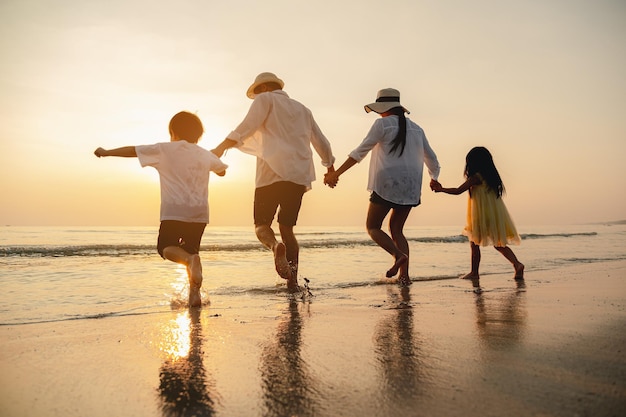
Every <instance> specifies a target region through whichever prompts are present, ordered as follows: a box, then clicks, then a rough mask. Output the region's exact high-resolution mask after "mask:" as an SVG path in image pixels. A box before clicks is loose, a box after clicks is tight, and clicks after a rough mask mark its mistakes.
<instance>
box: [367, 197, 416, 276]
mask: <svg viewBox="0 0 626 417" xmlns="http://www.w3.org/2000/svg"><path fill="white" fill-rule="evenodd" d="M387 213H389V208H387V207H384V206H381V205H379V204H373V203H370V206H369V210H368V211H367V221H366V227H367V233H369V235H370V237H371V238H372V240H373V241H374V242H376V243H377V244H378V246H380V247H381V248H383V249H384V250H385V251H387V253H389V254H390V255H392V256H393V257H394V259H395V262H394V264H393V266H392V267H391V268H390V269H389V270H388V271H387V274H386V276H387V278H391V277H393V276H394V275H396V274H397V273H398V270H399V269H400V267H401V266H402V265H403V264H405V263H407V261H408V260H409V257H408V256H407V255H406V254H405V253H404V252H402V251H401V250H400V249H398V247H397V246H396V244H395V242H394V241H393V239H391V237H389V235H388V234H387V233H385V232H384V231H383V230H382V228H381V227H382V224H383V220H384V219H385V217H386V216H387Z"/></svg>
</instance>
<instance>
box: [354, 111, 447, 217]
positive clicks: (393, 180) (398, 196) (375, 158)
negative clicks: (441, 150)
mask: <svg viewBox="0 0 626 417" xmlns="http://www.w3.org/2000/svg"><path fill="white" fill-rule="evenodd" d="M397 132H398V116H387V117H381V118H379V119H377V120H376V121H375V122H374V124H373V125H372V127H371V129H370V131H369V133H368V134H367V136H366V137H365V139H363V142H362V143H361V144H360V145H359V146H358V147H357V148H356V149H355V150H353V151H352V152H351V153H350V157H351V158H352V159H354V160H356V161H357V162H360V161H361V160H363V158H365V156H366V155H367V154H368V152H369V151H370V150H371V151H372V157H371V160H370V167H369V180H368V184H367V189H368V190H369V191H374V192H376V194H378V195H379V196H381V197H382V198H384V199H385V200H387V201H391V202H392V203H396V204H407V205H412V204H418V203H419V202H420V198H421V193H422V176H423V172H424V163H425V164H426V166H427V167H428V173H429V174H430V177H431V178H433V179H435V180H436V179H437V178H438V177H439V170H440V167H439V162H438V161H437V155H435V152H434V151H433V150H432V148H431V147H430V145H429V143H428V140H427V139H426V135H424V131H423V130H422V128H421V127H419V126H418V125H417V124H415V123H413V122H412V121H411V120H409V119H408V118H407V119H406V146H405V148H404V152H403V153H402V155H401V156H398V154H399V153H400V149H399V148H398V149H396V151H395V153H391V154H390V153H389V150H390V149H391V147H392V144H391V142H392V141H393V139H394V138H395V137H396V133H397Z"/></svg>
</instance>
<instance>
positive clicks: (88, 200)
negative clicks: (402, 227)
mask: <svg viewBox="0 0 626 417" xmlns="http://www.w3.org/2000/svg"><path fill="white" fill-rule="evenodd" d="M0 13H1V14H2V16H3V17H4V18H5V19H4V23H3V25H2V27H0V34H1V35H2V36H1V39H2V41H1V43H0V48H1V51H2V56H3V62H4V64H3V65H2V68H0V86H1V88H2V92H3V93H2V96H1V97H0V108H1V110H2V114H3V122H2V123H1V124H0V143H1V152H0V175H1V176H2V178H3V179H4V180H3V181H2V182H1V183H0V198H1V201H2V204H0V224H3V225H16V226H18V225H156V224H158V212H159V207H158V205H159V187H158V183H157V181H156V180H157V177H156V173H155V172H153V171H154V170H152V169H151V168H146V169H142V168H141V167H140V166H139V163H138V162H137V160H136V159H124V160H113V158H106V159H100V160H99V159H97V158H96V157H95V156H94V155H93V151H94V149H96V148H97V147H98V146H102V147H108V148H113V147H119V146H125V145H141V144H149V143H155V142H160V141H168V140H169V135H168V130H167V124H168V121H169V119H170V117H171V116H172V115H174V114H175V113H177V112H178V111H181V110H188V111H191V112H195V113H197V114H198V116H199V117H200V118H201V120H202V121H203V124H204V127H205V134H204V136H203V138H202V140H201V142H200V145H201V146H203V147H205V148H206V149H211V148H213V147H214V146H216V145H217V144H218V143H219V142H220V141H221V140H222V139H224V137H225V136H226V135H227V134H228V133H229V132H230V131H231V130H232V129H234V128H235V127H236V126H237V124H238V123H239V122H240V121H241V120H242V119H243V117H244V115H245V114H246V112H247V110H248V107H249V106H250V104H251V101H250V100H249V99H248V98H247V97H246V96H245V91H246V89H247V88H248V86H249V85H250V83H251V82H252V80H253V79H254V77H255V76H256V75H257V74H258V73H259V72H262V71H272V72H275V73H276V74H278V75H279V76H280V77H281V78H282V79H283V80H284V81H285V91H286V92H287V93H288V94H289V95H290V96H291V97H293V98H295V99H297V100H299V101H301V102H302V103H303V104H305V105H306V106H307V107H308V108H310V109H311V111H312V112H313V114H314V116H315V118H316V120H317V122H318V123H319V125H320V127H321V128H322V131H323V132H324V133H325V135H326V136H327V137H328V139H329V140H330V142H331V144H332V146H333V151H334V154H335V156H336V158H337V164H340V163H341V162H343V160H344V159H345V158H346V156H347V154H348V153H349V152H350V151H351V150H352V149H353V148H354V147H356V145H358V144H359V143H360V141H361V140H362V138H363V137H364V136H365V134H366V133H367V131H368V130H369V128H370V126H371V124H372V123H373V121H374V119H375V117H376V115H373V114H366V113H365V112H364V111H363V105H364V104H367V103H369V102H371V101H373V100H374V98H375V95H376V91H377V90H378V89H380V88H384V87H394V88H397V89H398V90H399V91H400V92H401V95H402V102H403V104H404V105H405V107H407V108H408V109H410V110H411V114H410V115H409V117H410V118H411V119H412V120H414V121H415V122H417V123H418V124H419V125H421V126H422V127H423V128H424V130H425V132H426V135H427V137H428V139H429V141H430V143H431V145H432V147H433V149H434V150H435V152H436V153H437V155H438V158H439V161H440V163H441V166H442V173H441V176H440V180H441V182H442V183H444V184H445V185H448V186H457V185H458V184H460V183H461V182H462V180H463V178H462V172H463V167H464V157H465V154H466V153H467V151H468V150H469V149H470V148H472V147H473V146H477V145H482V146H486V147H487V148H489V149H490V150H491V152H492V154H493V155H494V160H495V162H496V164H497V166H498V168H499V170H500V173H501V174H502V176H503V180H504V183H505V186H506V188H507V190H508V194H507V196H506V199H507V206H508V207H509V209H510V211H511V212H512V215H513V216H514V218H515V219H516V222H517V223H518V224H554V223H587V222H601V221H609V220H619V219H623V218H626V195H625V194H624V193H623V191H621V190H624V189H626V166H625V165H624V164H623V161H622V158H623V156H624V155H626V141H625V140H624V138H626V120H625V119H624V117H623V113H624V110H625V109H626V78H625V77H624V76H623V74H624V73H626V55H625V54H624V53H623V49H624V39H626V26H624V24H623V22H624V19H625V18H626V5H624V3H623V2H613V1H608V0H606V1H600V2H594V3H590V2H574V3H572V2H569V1H565V0H555V1H548V2H517V3H511V2H505V3H499V2H487V1H479V2H463V1H451V2H450V1H448V2H431V1H411V0H403V1H400V2H398V3H397V4H396V3H394V9H393V12H392V11H391V10H390V9H389V5H388V4H385V3H384V2H378V1H369V0H365V1H363V0H359V1H356V0H349V1H343V2H330V1H317V2H309V3H301V2H291V1H288V0H270V1H266V2H250V1H244V0H234V1H229V2H221V3H215V2H203V1H196V0H191V1H189V2H185V3H184V5H172V3H164V2H158V1H157V2H156V3H155V2H147V1H143V0H131V1H119V0H112V1H110V2H100V1H91V0H88V1H84V2H78V3H77V2H75V1H70V0H61V1H58V2H55V5H54V7H51V6H50V5H49V4H48V3H46V2H39V1H30V0H29V1H18V0H8V1H3V2H2V3H1V4H0ZM260 15H263V16H267V17H268V19H271V21H272V23H271V24H270V23H263V24H261V23H260V22H259V16H260ZM320 22H324V23H323V24H320ZM223 160H224V162H225V163H227V164H229V169H228V172H227V175H226V176H225V177H223V178H218V177H216V176H213V177H212V178H211V182H210V193H209V195H210V210H211V224H213V225H250V224H251V222H252V207H251V201H252V193H253V190H254V172H255V171H254V170H255V168H254V165H255V160H254V158H253V157H250V156H247V155H243V154H241V153H239V152H238V151H237V150H231V151H229V153H228V154H227V155H225V156H224V157H223ZM315 163H316V170H317V177H318V179H317V181H316V182H315V183H314V184H313V190H312V191H311V192H309V193H307V194H306V195H305V197H304V205H303V209H302V213H301V217H300V219H299V223H298V224H299V225H305V226H306V225H361V224H363V222H364V219H365V209H366V205H367V199H368V192H367V190H366V177H367V164H368V163H369V158H368V159H366V160H365V161H364V162H363V163H361V164H360V165H359V166H356V167H355V168H354V169H353V170H351V171H350V173H349V174H347V175H345V176H344V177H342V179H341V183H340V184H339V185H338V187H337V188H336V189H334V190H331V189H329V188H327V187H325V186H324V185H323V184H322V181H321V179H322V176H323V172H324V168H323V167H322V166H321V163H320V161H319V158H317V157H315ZM464 205H465V201H463V199H451V198H447V197H446V196H442V195H434V194H433V193H431V192H430V191H429V190H428V188H427V182H425V187H424V192H423V199H422V205H421V206H420V207H419V209H418V210H416V212H415V214H413V215H412V216H411V218H410V219H409V223H408V224H409V225H411V224H414V225H427V224H445V225H449V224H458V223H461V222H462V216H463V212H464Z"/></svg>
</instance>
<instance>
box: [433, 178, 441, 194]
mask: <svg viewBox="0 0 626 417" xmlns="http://www.w3.org/2000/svg"><path fill="white" fill-rule="evenodd" d="M442 188H443V186H442V185H441V184H440V183H439V181H437V180H430V189H431V190H433V191H434V192H436V193H439V192H441V189H442Z"/></svg>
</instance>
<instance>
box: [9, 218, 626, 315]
mask: <svg viewBox="0 0 626 417" xmlns="http://www.w3.org/2000/svg"><path fill="white" fill-rule="evenodd" d="M157 229H158V228H157V227H15V226H6V227H1V228H0V266H1V267H0V282H1V283H2V289H3V291H2V292H0V325H3V326H4V325H20V324H30V323H42V322H55V321H64V320H80V319H90V318H99V317H106V316H116V315H118V316H123V315H132V314H150V313H155V312H159V311H162V310H170V309H173V308H174V309H176V308H180V307H181V306H184V300H185V299H186V291H187V277H186V271H185V268H184V267H182V266H179V265H176V264H174V263H171V262H169V261H165V260H163V259H161V258H160V256H159V255H158V254H157V253H156V249H155V246H156V238H157V233H158V230H157ZM518 229H519V230H520V232H521V236H522V244H521V245H520V246H513V247H512V248H513V250H514V252H515V253H516V255H517V256H518V258H519V259H520V261H521V262H523V263H524V264H525V265H526V270H525V273H526V277H527V279H528V277H532V274H533V271H539V270H550V269H556V268H559V267H562V266H565V265H568V264H576V263H594V262H605V261H612V260H623V259H626V224H621V223H614V224H593V225H561V226H536V227H518ZM460 230H461V229H460V227H458V226H446V227H409V228H407V229H406V236H407V237H408V239H409V243H410V252H411V253H410V264H409V265H410V270H409V273H410V276H411V279H412V281H413V288H412V290H411V291H412V292H414V293H417V294H419V286H420V282H421V281H431V280H452V279H457V278H458V277H459V276H460V275H463V274H465V273H467V272H469V260H470V255H469V252H470V251H469V244H468V243H467V238H465V237H464V236H462V235H461V233H460ZM296 234H297V237H298V239H299V242H300V247H301V249H300V270H299V281H300V284H301V285H302V284H304V283H305V278H306V280H308V286H309V292H310V295H307V296H308V297H310V298H311V299H312V300H313V301H314V300H315V299H316V298H330V299H337V300H341V299H342V297H344V296H345V293H346V292H347V291H346V289H349V288H353V287H359V286H369V285H377V284H379V283H380V282H381V279H382V278H383V276H384V273H385V271H386V270H387V269H388V268H389V266H390V265H391V257H390V256H389V255H388V254H387V253H385V252H384V251H383V250H382V249H380V248H379V247H377V246H376V245H375V244H374V243H373V242H372V241H371V240H370V238H369V236H368V235H367V233H366V232H365V230H364V228H362V227H297V228H296ZM482 254H483V255H482V262H481V269H480V272H481V276H486V275H489V274H501V273H510V275H511V278H512V276H513V268H512V266H511V265H510V264H509V263H508V262H507V261H506V260H505V259H504V257H503V256H502V255H500V254H499V253H498V252H496V251H495V250H493V249H492V248H489V247H487V248H483V251H482ZM200 255H201V257H202V262H203V269H204V284H203V298H204V299H209V300H211V302H212V303H215V302H216V301H218V302H219V305H221V306H230V305H232V306H237V307H238V308H245V305H246V300H250V299H261V298H266V299H267V300H269V302H276V301H280V300H282V299H284V298H286V297H289V295H288V294H287V291H286V287H285V285H284V282H281V280H280V279H279V278H278V277H277V276H276V273H275V271H274V269H273V262H272V258H271V254H270V252H269V251H267V250H265V249H264V248H263V247H262V246H261V244H260V243H259V242H258V241H257V240H256V237H255V235H254V231H253V228H252V227H213V226H210V225H209V226H207V228H206V231H205V234H204V237H203V240H202V245H201V252H200ZM503 285H504V283H503ZM507 285H510V284H507Z"/></svg>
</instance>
